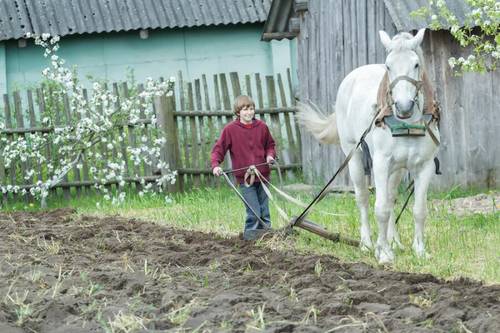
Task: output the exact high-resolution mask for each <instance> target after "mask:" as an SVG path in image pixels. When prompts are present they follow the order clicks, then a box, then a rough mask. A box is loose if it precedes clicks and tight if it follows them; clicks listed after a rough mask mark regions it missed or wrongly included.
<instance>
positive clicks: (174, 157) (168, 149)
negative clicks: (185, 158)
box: [154, 95, 182, 192]
mask: <svg viewBox="0 0 500 333" xmlns="http://www.w3.org/2000/svg"><path fill="white" fill-rule="evenodd" d="M154 103H155V109H156V113H157V115H158V124H159V126H160V129H161V131H162V134H163V137H164V138H165V139H166V141H167V142H166V143H165V145H164V147H163V149H162V152H161V156H160V158H161V159H162V161H164V162H167V163H168V165H169V168H170V170H172V171H174V170H177V168H178V166H179V142H178V140H177V122H176V119H175V96H174V95H172V96H166V95H162V96H156V97H155V99H154ZM161 173H162V175H163V174H165V173H166V170H165V169H162V170H161ZM181 181H182V176H181V175H179V174H178V175H177V179H176V182H175V184H174V185H171V184H170V183H167V184H163V185H164V188H166V189H168V191H169V192H179V191H180V188H181V186H182V185H181Z"/></svg>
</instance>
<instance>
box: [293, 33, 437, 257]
mask: <svg viewBox="0 0 500 333" xmlns="http://www.w3.org/2000/svg"><path fill="white" fill-rule="evenodd" d="M424 33H425V29H421V30H420V31H418V33H417V34H416V36H413V35H411V34H409V33H400V34H398V35H396V36H395V37H394V38H393V39H392V40H391V38H390V37H389V35H388V34H387V33H386V32H385V31H380V32H379V34H380V39H381V41H382V44H383V45H384V46H385V48H386V50H387V52H388V55H387V58H386V61H385V64H373V65H366V66H362V67H359V68H357V69H355V70H354V71H352V72H351V73H350V74H349V75H347V76H346V78H345V79H344V80H343V81H342V83H341V84H340V87H339V90H338V93H337V99H336V104H335V113H333V114H331V115H330V116H328V117H326V116H323V115H321V114H320V113H318V112H316V111H315V110H314V109H313V108H311V107H310V106H309V105H307V104H300V105H299V112H298V118H299V121H300V123H301V124H302V125H303V126H305V127H306V129H308V130H309V131H310V132H311V133H312V134H313V135H314V136H315V137H316V138H317V139H318V140H319V141H320V142H322V143H340V145H341V147H342V150H343V151H344V153H345V154H346V155H347V154H348V153H349V152H350V151H351V150H352V149H353V147H355V146H356V144H357V142H358V141H359V139H360V137H361V135H362V133H363V132H364V131H365V130H366V129H367V128H368V127H369V126H370V123H371V121H372V120H373V119H374V116H375V115H376V114H377V112H378V111H379V109H380V108H378V109H377V108H376V107H375V106H376V104H377V93H378V90H379V86H380V84H381V82H382V80H383V79H384V76H385V75H386V73H387V74H388V80H389V81H387V84H388V93H389V95H390V97H392V99H391V103H388V108H389V110H391V109H392V113H393V115H394V116H395V119H397V120H398V121H402V122H404V123H405V124H422V121H423V118H424V117H423V111H422V106H423V105H424V103H425V100H424V94H423V93H422V90H421V89H420V88H421V86H422V75H423V73H424V65H425V64H424V61H423V53H422V50H421V48H420V44H421V43H422V40H423V37H424ZM429 130H430V131H431V133H429ZM422 135H423V136H420V137H413V136H402V137H393V136H392V132H391V129H390V128H389V127H388V126H385V125H382V126H374V127H373V129H372V130H371V132H370V133H369V134H368V136H367V138H366V142H367V144H368V146H369V148H370V152H371V154H372V158H373V175H374V181H375V187H376V202H375V215H376V218H377V222H378V228H379V232H378V238H377V243H376V246H375V256H376V257H377V259H378V261H379V263H381V264H383V263H391V262H392V261H393V260H394V253H393V250H392V247H391V245H393V246H399V247H402V245H401V243H400V239H399V234H398V232H397V230H396V227H395V223H394V220H395V215H394V203H395V199H396V194H397V187H398V185H399V183H400V181H401V178H402V176H403V174H404V172H405V170H409V172H410V174H411V175H412V176H413V178H414V180H415V204H414V206H413V216H414V219H415V234H414V240H413V249H414V250H415V252H416V254H417V255H418V256H419V257H425V256H426V253H425V245H424V224H425V219H426V216H427V207H426V201H427V189H428V186H429V182H430V180H431V178H432V176H433V174H434V163H433V160H434V158H435V156H436V154H437V151H438V143H439V132H438V128H437V122H432V123H430V124H429V126H428V127H427V128H426V130H424V131H423V133H422ZM432 136H434V138H432ZM362 158H363V157H362V152H361V151H360V149H358V150H357V151H356V152H355V153H354V155H353V156H352V159H351V160H350V161H349V173H350V176H351V179H352V182H353V184H354V191H355V195H356V202H357V205H358V208H359V210H360V218H361V247H362V249H365V250H366V249H372V248H373V245H372V241H371V237H370V233H371V231H370V226H369V223H368V196H369V191H368V185H369V184H368V182H367V179H366V177H365V174H364V168H363V161H362Z"/></svg>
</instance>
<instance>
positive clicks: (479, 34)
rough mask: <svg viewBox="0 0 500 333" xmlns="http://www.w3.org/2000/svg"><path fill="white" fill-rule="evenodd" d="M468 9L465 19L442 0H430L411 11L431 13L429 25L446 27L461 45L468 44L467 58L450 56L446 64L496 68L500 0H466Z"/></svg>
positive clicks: (499, 58) (499, 47)
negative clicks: (458, 15)
mask: <svg viewBox="0 0 500 333" xmlns="http://www.w3.org/2000/svg"><path fill="white" fill-rule="evenodd" d="M465 2H466V4H467V5H468V7H469V9H470V11H468V12H467V13H466V16H465V20H464V22H460V21H459V19H458V18H457V17H456V16H455V15H454V14H453V12H452V11H451V10H450V9H449V7H448V6H447V4H446V1H445V0H429V6H428V7H422V8H420V9H419V10H417V11H415V12H414V15H415V16H417V17H430V19H431V21H432V23H431V29H434V30H438V29H443V28H449V29H450V32H451V34H452V36H453V37H454V38H455V39H456V40H457V41H458V42H459V43H460V46H462V47H466V48H469V50H470V54H469V56H467V57H466V58H464V57H460V58H458V59H456V58H455V57H451V58H450V59H449V64H450V66H451V67H452V68H455V70H456V72H457V73H462V72H485V71H490V70H495V69H496V66H497V65H498V63H499V61H500V2H499V1H498V0H465Z"/></svg>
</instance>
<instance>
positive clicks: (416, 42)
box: [411, 28, 425, 49]
mask: <svg viewBox="0 0 500 333" xmlns="http://www.w3.org/2000/svg"><path fill="white" fill-rule="evenodd" d="M424 34H425V28H422V29H420V30H419V31H418V32H417V34H416V35H415V37H413V38H412V40H411V44H412V45H411V46H412V49H416V48H417V47H419V46H420V44H422V41H423V40H424Z"/></svg>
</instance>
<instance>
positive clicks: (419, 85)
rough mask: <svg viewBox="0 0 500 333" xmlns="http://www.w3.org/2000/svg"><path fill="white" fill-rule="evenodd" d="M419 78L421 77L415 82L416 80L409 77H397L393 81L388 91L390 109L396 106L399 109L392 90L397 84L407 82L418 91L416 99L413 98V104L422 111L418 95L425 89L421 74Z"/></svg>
mask: <svg viewBox="0 0 500 333" xmlns="http://www.w3.org/2000/svg"><path fill="white" fill-rule="evenodd" d="M387 75H389V72H387ZM419 77H420V79H419V80H415V79H414V78H411V77H409V76H408V75H400V76H398V77H396V78H395V79H394V80H392V81H391V83H390V84H389V89H387V96H386V98H387V102H388V103H387V105H388V106H390V107H392V106H394V107H395V108H396V109H397V108H398V106H397V105H396V103H395V102H394V100H393V99H392V90H393V89H394V87H395V86H396V84H398V83H399V82H400V81H407V82H410V83H411V84H412V85H413V86H414V87H415V89H416V91H415V97H413V102H414V103H415V105H416V106H417V107H418V109H419V111H422V110H421V108H420V102H419V99H418V95H419V93H420V90H421V89H422V87H423V80H422V78H421V75H420V74H419Z"/></svg>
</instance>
